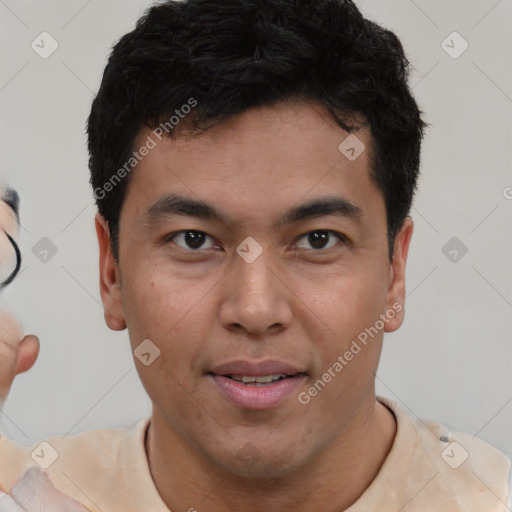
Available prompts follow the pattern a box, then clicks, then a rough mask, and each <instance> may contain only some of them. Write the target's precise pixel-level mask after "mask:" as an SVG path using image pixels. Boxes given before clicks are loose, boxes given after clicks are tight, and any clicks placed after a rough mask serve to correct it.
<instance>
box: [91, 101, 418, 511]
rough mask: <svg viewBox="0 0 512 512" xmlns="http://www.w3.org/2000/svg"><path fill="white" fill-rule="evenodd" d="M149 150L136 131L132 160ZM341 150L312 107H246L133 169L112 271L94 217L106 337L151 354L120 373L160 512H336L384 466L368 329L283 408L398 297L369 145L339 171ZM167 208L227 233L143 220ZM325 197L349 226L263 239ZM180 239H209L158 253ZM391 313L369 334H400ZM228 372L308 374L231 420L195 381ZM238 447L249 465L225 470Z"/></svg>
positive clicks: (402, 237) (399, 245)
mask: <svg viewBox="0 0 512 512" xmlns="http://www.w3.org/2000/svg"><path fill="white" fill-rule="evenodd" d="M148 135H151V131H150V130H149V129H147V128H146V129H143V130H141V131H140V133H139V136H138V140H137V141H136V143H135V147H138V144H139V143H141V144H142V143H143V141H145V140H146V138H147V136H148ZM347 135H348V133H347V132H345V131H344V130H342V129H341V128H340V127H339V126H338V125H337V124H336V123H335V121H334V120H333V119H332V118H331V116H330V115H329V113H328V112H327V110H326V109H325V108H324V107H323V106H321V105H319V104H317V103H314V102H286V103H284V102H283V103H279V104H276V105H274V106H265V107H262V108H257V109H252V110H249V111H246V112H244V113H242V114H241V115H239V116H236V117H234V118H232V119H230V120H228V121H226V122H224V123H222V124H219V125H217V126H216V127H214V128H211V129H210V130H208V131H206V132H205V133H203V134H202V135H201V136H199V137H189V138H186V137H179V138H178V139H177V140H171V139H169V138H165V139H163V140H162V141H161V142H160V143H159V144H158V145H157V146H156V147H155V148H154V149H152V150H151V151H150V152H149V154H148V155H147V156H146V157H145V158H144V159H143V160H142V161H141V162H140V163H139V164H138V166H137V168H136V169H135V170H134V171H133V172H132V175H131V176H130V183H129V185H128V188H127V192H126V196H125V198H124V202H123V206H122V210H121V215H120V225H119V229H120V230H119V250H120V256H119V264H117V263H116V261H115V260H114V258H113V256H112V253H111V250H110V246H109V232H108V227H107V225H106V223H105V221H104V220H103V218H102V217H101V216H100V215H99V214H98V215H97V216H96V230H97V235H98V241H99V249H100V289H101V297H102V300H103V304H104V307H105V319H106V322H107V324H108V326H109V327H110V328H111V329H114V330H122V329H124V328H125V327H128V331H129V338H130V343H131V348H132V350H135V349H136V347H137V346H138V345H139V344H140V343H141V342H142V341H143V340H145V339H150V340H151V341H152V342H153V343H154V344H155V345H156V346H157V347H158V348H159V349H160V351H161V353H160V356H159V357H158V358H157V359H155V361H154V362H153V363H152V364H150V365H149V366H145V365H144V364H142V363H141V362H140V361H139V360H138V359H137V358H135V359H134V360H135V364H136V367H137V371H138V373H139V376H140V378H141V381H142V383H143V385H144V387H145V389H146V391H147V393H148V395H149V397H150V398H151V400H152V401H153V410H152V418H151V423H150V428H149V432H148V436H147V440H146V451H147V455H148V460H149V465H150V470H151V473H152V476H153V479H154V481H155V485H156V487H157V489H158V491H159V493H160V495H161V497H162V499H163V501H164V502H165V503H166V504H167V506H168V507H169V508H170V509H171V510H176V511H181V510H184V511H185V510H189V509H191V508H195V509H197V510H198V511H199V512H201V510H208V511H210V512H224V511H226V512H227V511H231V510H244V511H247V512H263V511H265V512H277V511H280V512H281V511H283V510H287V511H299V510H300V511H303V510H308V511H310V512H315V511H323V512H326V511H327V512H329V511H332V512H335V511H336V512H339V511H341V510H344V509H346V508H347V507H348V506H350V505H351V504H352V503H354V502H355V501H356V500H357V499H358V498H359V497H360V496H361V494H362V493H363V492H364V490H365V489H366V488H367V487H368V486H369V485H370V483H371V481H372V480H373V478H374V477H375V475H376V474H377V472H378V471H379V469H380V467H381V465H382V464H383V462H384V460H385V458H386V456H387V454H388V453H389V450H390V448H391V445H392V443H393V440H394V436H395V432H396V423H395V419H394V416H393V414H392V413H391V412H390V411H389V410H388V409H387V408H386V407H385V406H383V405H382V404H380V403H378V402H377V401H376V396H375V372H376V371H377V367H378V362H379V357H380V352H381V348H382V338H383V332H382V331H380V332H379V334H378V335H377V336H375V337H374V338H373V339H372V340H371V341H370V342H369V343H368V344H367V346H365V347H364V348H363V349H362V350H361V351H360V352H359V353H358V354H357V355H356V356H354V358H353V359H352V360H351V361H350V362H349V364H347V365H346V366H345V367H344V368H343V370H342V371H341V372H339V374H337V375H336V377H335V378H333V379H332V381H331V382H330V383H328V384H327V385H326V386H325V388H324V389H322V390H321V392H319V393H318V394H317V396H315V397H313V398H312V399H311V401H310V402H309V403H308V404H307V405H303V404H301V403H300V402H299V401H298V399H297V396H298V394H299V393H300V392H302V391H307V390H308V388H310V387H311V386H312V384H313V383H314V382H316V381H317V380H318V379H319V378H321V376H322V374H323V373H324V372H325V371H326V370H327V369H328V368H329V367H331V366H332V365H333V363H334V362H335V361H336V360H337V357H338V356H340V355H343V354H344V353H345V352H346V351H347V350H348V349H349V347H350V345H351V343H352V341H353V340H354V339H356V337H357V335H358V334H359V333H360V332H362V331H363V330H364V329H365V328H367V327H370V326H373V325H374V324H375V322H376V320H378V318H379V315H380V314H384V313H385V312H386V311H387V310H389V309H392V306H393V304H396V303H400V304H403V303H404V299H405V282H404V276H405V266H406V260H407V252H408V247H409V242H410V239H411V236H412V231H413V223H412V220H411V219H410V218H407V220H406V222H405V223H404V225H403V227H402V229H401V231H400V232H399V234H398V235H397V237H396V239H395V244H394V253H393V261H392V263H391V262H390V259H389V253H388V241H387V229H386V228H387V224H386V209H385V202H384V196H383V194H382V192H381V191H380V189H379V188H378V187H377V186H376V184H375V183H374V182H373V181H371V179H370V168H371V165H372V163H371V146H372V138H371V135H370V131H369V129H368V128H364V129H361V130H359V131H358V132H357V137H359V139H361V140H362V141H363V142H364V143H365V145H366V150H365V151H364V152H363V153H362V154H361V155H360V156H359V158H357V159H356V160H355V161H353V162H351V161H349V160H348V159H347V158H345V156H344V155H343V154H342V153H340V151H339V150H338V146H339V144H340V143H341V142H342V141H343V140H344V138H345V137H347ZM170 193H174V194H180V195H183V196H186V197H189V198H192V199H201V200H202V201H204V202H207V203H209V204H212V205H214V206H216V207H217V208H218V209H219V210H221V211H222V212H223V213H224V215H225V216H226V217H228V219H229V222H228V224H224V223H222V222H219V221H216V220H205V219H200V218H195V217H190V216H188V217H185V216H174V217H172V216H169V217H162V218H159V219H158V220H156V221H153V222H148V221H147V220H145V212H147V210H148V209H149V208H150V207H151V206H152V205H153V204H154V203H156V201H157V200H159V199H160V198H161V197H162V196H165V195H166V194H170ZM332 195H335V196H339V197H341V198H344V199H346V200H348V201H350V202H351V203H353V204H354V205H356V206H358V207H359V208H360V210H361V217H360V220H356V219H353V218H342V217H340V216H334V215H326V216H321V217H317V218H310V219H307V220H303V221H299V222H295V223H294V224H290V225H282V226H280V227H277V228H274V227H273V225H274V223H275V221H276V220H277V219H279V218H280V216H281V215H282V214H283V213H284V212H285V211H286V210H288V209H289V208H291V207H294V206H296V205H297V204H299V203H303V202H305V201H309V200H311V199H316V198H320V197H324V196H332ZM181 230H197V231H200V232H203V233H206V234H207V235H208V236H206V238H205V240H204V244H203V245H202V246H201V247H200V248H199V249H194V248H193V247H190V246H189V245H187V244H186V239H185V238H184V237H183V236H178V238H174V241H170V240H169V239H168V237H169V235H171V234H173V233H176V232H178V231H181ZM325 230H329V231H332V232H334V233H340V234H343V235H344V236H345V237H347V239H348V242H346V243H343V242H342V241H341V240H340V239H338V238H336V236H335V235H334V234H333V235H331V238H330V239H329V240H328V241H327V242H326V244H325V245H326V246H328V247H326V248H321V249H315V248H314V247H312V246H311V244H310V243H309V242H308V237H307V234H308V233H310V232H312V231H325ZM178 235H179V234H178ZM248 236H250V237H253V238H254V239H255V240H256V241H257V242H258V243H259V244H260V246H261V247H262V249H263V252H262V253H261V254H260V255H259V256H258V258H257V259H256V260H255V261H253V262H252V263H247V262H246V261H245V260H244V259H243V258H241V257H240V256H239V255H238V254H237V252H236V248H237V246H238V245H239V244H240V243H241V242H242V241H243V240H244V239H245V238H246V237H248ZM193 251H196V252H193ZM192 253H193V254H192ZM403 314H404V312H403V310H402V311H401V312H399V313H398V314H397V315H396V316H395V317H394V318H393V319H392V320H390V321H389V322H387V323H386V324H385V327H384V329H383V331H385V332H392V331H395V330H396V329H398V328H399V327H400V325H401V323H402V321H403ZM234 359H244V360H249V361H263V360H266V359H278V360H280V361H283V362H286V363H288V364H290V365H292V366H293V367H295V368H298V369H300V370H301V371H304V372H306V376H305V377H304V378H303V379H302V380H301V381H300V383H299V386H298V387H297V389H296V390H295V391H294V392H293V393H291V394H290V396H289V397H287V398H286V399H285V400H284V401H282V402H281V403H280V404H279V405H278V406H275V407H269V408H266V409H259V410H254V409H250V408H246V407H240V406H237V405H235V404H234V403H233V402H231V401H230V400H228V399H227V398H225V397H224V395H223V394H221V393H220V392H219V389H218V387H217V386H216V384H215V382H214V381H213V379H212V376H211V375H209V374H208V372H209V371H211V369H212V367H213V366H215V365H218V364H220V363H224V362H226V361H231V360H234ZM249 443H250V444H249ZM248 447H249V448H248ZM248 449H250V453H251V454H252V457H249V459H250V460H249V461H248V460H246V459H244V457H242V456H241V455H240V454H241V453H242V454H243V453H247V450H248ZM244 450H245V451H244Z"/></svg>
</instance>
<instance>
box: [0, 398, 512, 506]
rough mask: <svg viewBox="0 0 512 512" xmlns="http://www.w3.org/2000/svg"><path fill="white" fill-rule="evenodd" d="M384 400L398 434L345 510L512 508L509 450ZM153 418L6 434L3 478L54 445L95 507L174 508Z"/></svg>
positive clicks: (72, 486) (0, 458)
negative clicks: (160, 484) (152, 459)
mask: <svg viewBox="0 0 512 512" xmlns="http://www.w3.org/2000/svg"><path fill="white" fill-rule="evenodd" d="M378 400H379V401H380V402H381V403H383V404H384V405H386V406H387V407H388V408H389V409H390V410H391V411H392V412H393V413H394V415H395V417H396V419H397V433H396V437H395V440H394V442H393V446H392V449H391V451H390V453H389V454H388V457H387V458H386V460H385V462H384V464H383V466H382V467H381V470H380V472H379V473H378V475H377V476H376V478H375V479H374V480H373V482H372V483H371V485H370V486H369V487H368V488H367V489H366V491H365V492H364V493H363V495H362V496H361V497H360V498H359V500H358V501H357V502H356V503H354V504H353V505H352V506H351V507H350V508H349V509H347V512H399V511H400V512H420V511H421V512H427V511H428V512H455V511H457V512H459V511H464V512H506V511H509V512H510V511H511V510H512V501H510V496H509V485H510V483H509V477H510V470H511V465H510V460H509V459H508V458H507V457H506V456H505V455H503V454H502V453H501V452H499V451H498V450H496V449H495V448H493V447H492V446H490V445H489V444H487V443H485V442H483V441H481V440H479V439H477V438H473V436H471V435H470V434H465V433H461V432H450V431H449V430H448V429H447V428H446V427H444V426H443V425H442V424H440V423H437V422H433V421H426V420H420V419H418V418H416V417H414V416H412V415H410V414H408V413H407V412H406V411H405V410H404V409H403V408H402V407H400V406H399V405H398V404H397V403H395V402H394V401H392V400H389V399H387V398H383V397H378ZM149 422H150V417H148V418H144V419H142V420H140V421H139V422H138V423H136V424H134V425H132V426H129V427H126V428H117V429H98V430H91V431H88V432H84V433H82V434H77V435H72V436H65V437H59V436H55V437H50V438H48V439H47V440H46V441H45V442H46V443H48V444H41V443H37V444H34V445H32V446H31V447H24V446H20V445H18V444H16V443H14V442H13V441H11V440H9V439H8V438H6V437H5V436H2V437H0V483H1V484H2V485H3V487H4V488H5V489H6V490H10V488H11V486H12V485H13V484H14V483H15V482H16V480H18V479H19V478H20V477H21V476H22V474H23V473H24V471H25V470H26V469H27V468H28V467H30V466H34V465H36V462H35V461H36V460H37V461H39V462H41V463H42V464H43V465H44V464H47V463H48V462H49V461H51V460H52V457H54V456H55V453H54V452H53V451H52V449H53V450H55V452H56V453H57V454H58V457H57V458H56V460H55V461H54V462H53V463H52V464H51V465H50V466H49V467H48V468H47V470H46V471H47V472H48V474H49V476H50V478H51V480H52V482H53V484H54V485H55V486H56V487H57V488H58V489H59V490H61V491H62V492H64V493H65V494H67V495H68V496H71V497H73V498H75V499H76V500H78V501H79V502H80V503H82V504H84V505H85V506H86V507H87V508H89V509H90V510H91V512H169V509H168V508H167V507H166V506H165V504H164V503H163V501H162V499H161V498H160V496H159V494H158V491H157V490H156V488H155V485H154V483H153V480H152V478H151V474H150V471H149V467H148V461H147V458H146V452H145V449H144V440H145V434H146V430H147V427H148V425H149ZM507 498H508V499H509V503H508V507H509V508H507ZM193 506H194V504H191V508H193ZM196 508H198V512H202V510H201V507H200V506H199V505H198V506H197V507H196ZM207 508H208V507H207V504H206V505H204V510H207Z"/></svg>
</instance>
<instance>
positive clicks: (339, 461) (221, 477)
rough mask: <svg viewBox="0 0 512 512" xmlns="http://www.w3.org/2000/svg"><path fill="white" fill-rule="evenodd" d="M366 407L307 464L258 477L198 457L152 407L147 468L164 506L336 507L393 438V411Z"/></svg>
mask: <svg viewBox="0 0 512 512" xmlns="http://www.w3.org/2000/svg"><path fill="white" fill-rule="evenodd" d="M369 409H370V410H369V411H368V412H366V413H365V414H363V415H362V417H361V418H359V421H358V422H357V423H358V424H357V425H355V424H354V425H352V427H351V428H350V429H347V430H346V431H344V432H343V435H342V436H340V437H339V438H338V439H337V440H336V441H335V442H334V443H333V444H332V445H330V446H329V447H328V448H327V449H326V450H324V452H323V453H321V454H320V455H319V456H318V457H316V459H315V460H314V461H313V462H311V463H310V464H308V465H307V467H301V468H298V469H297V471H295V472H294V473H293V474H291V475H288V476H286V477H280V478H266V479H264V480H262V479H250V478H242V477H240V476H238V475H233V474H231V473H227V472H226V471H225V470H224V469H221V468H219V467H216V468H215V467H214V466H212V462H211V461H207V460H201V459H200V458H199V457H198V454H197V452H195V451H194V450H192V449H191V448H190V447H189V446H188V445H187V441H186V440H185V439H183V438H181V437H180V436H179V435H178V434H176V433H174V432H171V431H170V429H169V427H168V425H167V424H166V422H165V419H164V418H163V417H162V416H161V415H158V414H155V408H154V409H153V417H152V420H151V423H150V427H149V429H148V433H147V436H146V454H147V456H148V461H149V467H150V471H151V474H152V477H153V480H154V482H155V486H156V488H157V490H158V492H159V494H160V496H161V497H162V500H163V501H164V503H165V504H166V506H167V507H168V508H169V509H170V510H184V511H185V510H186V511H194V510H197V511H198V512H202V510H208V511H209V512H228V511H230V510H244V511H247V512H263V511H264V512H283V511H285V510H286V511H287V512H288V511H289V512H303V511H304V510H308V511H311V512H317V511H318V512H320V511H322V512H340V511H342V510H346V509H347V508H348V507H350V506H351V505H352V504H353V503H355V502H356V501H357V500H358V499H359V497H360V496H361V495H362V494H363V492H364V491H365V490H366V489H367V488H368V487H369V485H370V484H371V482H372V481H373V479H374V478H375V476H376V475H377V473H378V472H379V470H380V468H381V466H382V464H383V463H384V461H385V459H386V457H387V455H388V453H389V451H390V450H391V446H392V444H393V441H394V438H395V433H396V421H395V417H394V415H393V413H392V412H391V411H390V410H389V409H388V408H387V407H385V406H384V405H382V404H381V403H379V402H377V401H374V402H373V404H372V407H370V408H369ZM203 459H205V458H204V457H203ZM255 497H257V499H255Z"/></svg>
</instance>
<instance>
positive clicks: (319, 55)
mask: <svg viewBox="0 0 512 512" xmlns="http://www.w3.org/2000/svg"><path fill="white" fill-rule="evenodd" d="M408 74H409V61H408V60H407V58H406V56H405V54H404V50H403V47H402V44H401V42H400V40H399V39H398V37H397V36H396V35H395V34H394V33H393V32H391V31H389V30H386V29H385V28H383V27H381V26H379V25H377V24H376V23H374V22H372V21H370V20H368V19H366V18H364V17H363V15H362V14H361V13H360V11H359V10H358V9H357V7H356V6H355V5H354V3H353V2H352V1H351V0H315V1H311V0H185V1H172V0H171V1H170V0H167V1H165V2H164V3H161V4H157V5H154V6H152V7H150V8H149V9H148V10H147V11H146V12H145V14H144V15H143V16H142V17H141V18H140V19H139V20H138V22H137V24H136V27H135V29H134V30H133V31H132V32H130V33H128V34H126V35H124V36H123V37H122V38H121V39H120V40H119V41H118V42H117V44H115V46H114V47H113V49H112V52H111V54H110V56H109V60H108V63H107V66H106V68H105V71H104V74H103V78H102V82H101V86H100V89H99V92H98V94H97V96H96V97H95V99H94V101H93V103H92V108H91V113H90V116H89V118H88V121H87V131H88V148H89V167H90V172H91V180H90V182H91V185H92V187H93V190H95V191H98V190H102V191H103V193H101V194H96V193H95V199H96V203H97V206H98V210H99V213H100V214H101V215H102V216H103V217H104V218H105V220H106V221H107V223H108V225H109V230H110V234H111V247H112V252H113V254H114V257H115V258H116V259H118V233H119V216H120V211H121V206H122V203H123V198H124V194H125V191H126V186H127V183H128V179H129V177H127V178H126V179H123V180H119V183H116V186H115V187H110V188H109V193H108V194H106V193H104V192H105V191H104V190H103V189H102V188H101V187H102V186H103V184H105V183H106V182H108V181H109V180H110V179H111V178H112V176H113V175H114V174H115V173H116V171H117V170H118V169H119V168H120V167H121V166H122V165H123V163H124V162H126V161H127V160H128V159H129V158H130V154H131V152H132V151H133V145H134V141H135V137H136V136H137V134H138V133H139V131H140V130H141V128H143V127H144V126H146V127H149V128H151V129H155V128H156V127H157V126H158V125H159V124H160V123H162V120H163V119H169V118H170V117H171V116H173V115H174V113H175V112H177V111H176V109H177V108H179V107H181V106H182V105H185V104H187V103H188V102H190V99H191V98H194V101H195V102H196V103H197V107H196V108H195V109H194V112H193V115H192V116H188V117H187V124H189V125H190V126H191V129H192V130H193V131H197V132H199V131H201V132H202V131H204V130H207V129H209V128H211V127H212V126H214V125H215V124H217V123H221V122H222V121H224V120H226V119H228V118H230V117H232V116H235V115H237V114H239V113H242V112H243V111H245V110H247V109H249V108H252V107H258V106H264V105H270V104H274V103H277V102H279V101H285V100H290V99H297V100H305V101H309V100H314V101H317V102H320V103H321V104H323V105H324V106H325V107H326V108H327V110H328V111H329V113H330V115H332V116H333V118H334V119H335V121H336V123H337V124H338V125H339V126H340V127H342V128H343V129H345V130H346V131H348V132H352V131H353V130H355V129H358V128H360V127H361V126H363V125H364V124H367V125H369V127H370V130H371V134H372V137H373V143H374V152H373V153H374V154H373V161H372V169H371V173H370V174H371V179H372V180H373V181H374V182H375V183H376V185H377V186H378V187H379V189H380V190H381V191H382V193H383V195H384V199H385V204H386V214H387V232H388V241H389V248H390V258H392V253H393V250H392V248H393V242H394V239H395V236H396V234H397V233H398V231H399V229H400V227H401V226H402V225H403V222H404V220H405V218H406V217H407V215H408V214H409V211H410V208H411V205H412V200H413V197H414V193H415V190H416V184H417V179H418V175H419V166H420V147H421V141H422V138H423V132H424V128H425V127H426V126H427V125H426V123H425V122H424V121H423V120H422V118H421V116H422V112H421V111H420V110H419V108H418V105H417V104H416V102H415V100H414V98H413V96H412V94H411V91H410V89H409V86H408V83H407V79H408ZM361 115H362V116H363V120H361V121H360V122H359V121H358V122H357V123H355V122H354V120H355V119H360V118H361ZM189 118H192V119H189ZM168 135H169V136H170V137H171V138H174V137H176V136H177V133H176V132H175V131H174V130H169V131H168Z"/></svg>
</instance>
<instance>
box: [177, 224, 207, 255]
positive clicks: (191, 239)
mask: <svg viewBox="0 0 512 512" xmlns="http://www.w3.org/2000/svg"><path fill="white" fill-rule="evenodd" d="M206 238H210V239H211V237H210V235H207V234H206V233H204V232H203V231H195V230H191V229H189V230H186V231H179V232H178V233H175V234H174V235H172V236H170V237H169V238H168V239H167V240H168V241H173V242H174V243H175V244H176V245H177V246H178V247H180V248H181V249H186V250H197V249H209V248H210V247H202V246H203V244H204V242H205V239H206ZM176 240H180V241H181V244H182V245H180V244H179V243H177V242H176Z"/></svg>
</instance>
